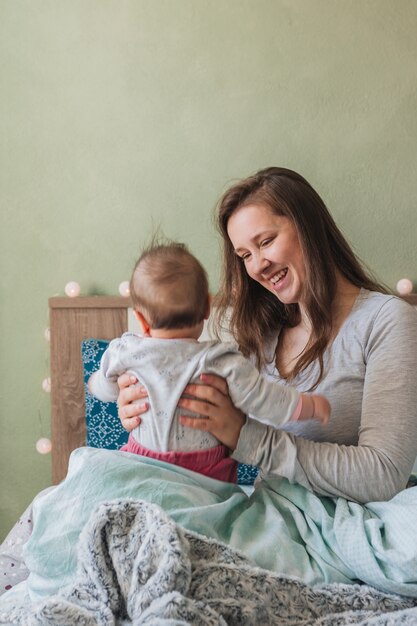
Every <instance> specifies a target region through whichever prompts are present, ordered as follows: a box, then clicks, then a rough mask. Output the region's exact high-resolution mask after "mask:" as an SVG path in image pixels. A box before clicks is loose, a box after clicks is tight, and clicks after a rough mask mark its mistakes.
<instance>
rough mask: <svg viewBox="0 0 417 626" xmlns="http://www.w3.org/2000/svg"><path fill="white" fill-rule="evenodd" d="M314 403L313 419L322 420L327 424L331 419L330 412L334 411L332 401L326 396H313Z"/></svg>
mask: <svg viewBox="0 0 417 626" xmlns="http://www.w3.org/2000/svg"><path fill="white" fill-rule="evenodd" d="M311 398H312V400H313V404H314V413H313V416H312V417H313V419H317V420H320V422H321V423H322V424H323V426H325V425H326V424H327V422H328V421H329V419H330V413H331V411H332V409H331V406H330V402H329V401H328V400H327V398H325V397H324V396H314V395H313V396H311Z"/></svg>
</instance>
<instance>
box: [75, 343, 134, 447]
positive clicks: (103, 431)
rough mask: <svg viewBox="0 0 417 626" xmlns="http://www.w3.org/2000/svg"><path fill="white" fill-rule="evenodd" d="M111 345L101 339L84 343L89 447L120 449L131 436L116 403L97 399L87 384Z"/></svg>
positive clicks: (82, 349)
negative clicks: (119, 415) (123, 423)
mask: <svg viewBox="0 0 417 626" xmlns="http://www.w3.org/2000/svg"><path fill="white" fill-rule="evenodd" d="M108 345H109V342H108V341H101V340H99V339H86V340H85V341H83V342H82V347H81V354H82V359H83V367H84V389H85V421H86V429H87V446H91V447H92V448H107V449H108V450H118V449H119V448H121V447H122V446H124V444H125V443H127V439H128V436H129V434H128V433H127V432H126V431H125V429H124V428H123V426H122V424H121V422H120V420H119V418H118V416H117V405H116V403H115V402H101V401H100V400H97V398H94V396H92V395H91V394H90V392H89V390H88V385H87V382H88V379H89V378H90V376H91V374H92V373H93V372H95V371H96V370H98V368H99V367H100V361H101V357H102V355H103V352H104V351H105V349H106V348H107V346H108Z"/></svg>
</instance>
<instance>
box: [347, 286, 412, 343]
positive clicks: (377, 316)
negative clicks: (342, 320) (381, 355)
mask: <svg viewBox="0 0 417 626" xmlns="http://www.w3.org/2000/svg"><path fill="white" fill-rule="evenodd" d="M350 328H351V329H354V330H355V331H356V334H357V335H358V336H361V337H362V341H363V343H364V344H365V345H367V346H368V348H370V347H371V346H374V345H381V340H382V339H383V342H384V344H385V342H386V341H388V342H392V341H396V342H397V343H398V344H399V345H400V344H401V345H405V344H407V343H408V344H410V343H411V344H413V345H415V344H416V342H417V310H416V309H415V307H413V306H412V305H411V304H409V303H408V302H406V301H405V300H403V299H402V298H400V297H398V296H396V295H392V294H385V293H379V292H375V291H366V290H361V292H360V294H359V296H358V301H357V303H356V306H355V307H354V310H353V311H352V316H351V324H350Z"/></svg>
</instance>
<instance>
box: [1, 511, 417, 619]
mask: <svg viewBox="0 0 417 626" xmlns="http://www.w3.org/2000/svg"><path fill="white" fill-rule="evenodd" d="M277 549H278V550H279V546H277ZM1 617H3V618H4V617H8V619H9V620H10V623H13V624H19V625H24V626H40V625H42V626H49V625H54V626H55V625H56V626H58V625H59V626H64V625H65V626H69V625H71V626H72V625H74V626H77V625H80V626H81V625H82V626H113V625H120V626H124V625H127V624H135V625H139V624H140V625H142V624H143V625H148V626H174V625H175V626H225V625H236V626H242V625H243V626H252V625H253V626H268V625H269V624H270V625H274V626H290V625H292V624H297V625H300V626H319V625H320V626H330V625H332V626H339V625H341V624H358V625H361V626H365V625H366V626H371V625H372V626H391V625H394V624H395V625H397V624H407V625H411V624H413V625H416V624H417V601H416V600H412V599H409V598H404V597H401V596H397V595H389V594H386V593H383V592H380V591H377V590H376V589H374V588H372V587H368V586H365V585H344V584H331V585H321V586H318V587H309V586H308V585H305V584H304V583H302V582H301V581H299V580H298V579H292V578H288V577H283V576H279V575H277V574H274V573H272V572H270V571H267V570H263V569H261V568H259V567H257V566H256V565H254V564H253V563H252V562H251V561H249V560H248V559H247V558H246V557H244V556H242V555H241V554H239V553H238V552H236V551H235V550H234V549H231V548H229V547H228V546H226V545H224V544H221V543H219V542H218V541H215V540H213V539H207V538H206V537H203V536H201V535H198V534H196V533H193V532H190V531H187V530H184V529H183V528H181V527H179V526H178V525H177V524H176V523H175V522H173V521H172V520H171V519H170V518H169V517H168V516H167V515H166V513H165V512H164V511H163V510H162V509H161V508H159V507H158V506H156V505H153V504H150V503H147V502H144V501H134V500H113V501H109V502H105V503H103V504H101V505H100V506H99V507H98V508H97V509H96V510H95V511H94V512H93V514H92V516H91V518H90V520H89V522H88V524H87V525H86V526H85V528H84V530H83V532H82V534H81V536H80V541H79V546H78V570H77V576H76V582H75V584H73V585H72V586H71V587H70V588H67V589H63V590H61V591H60V592H59V593H58V594H57V595H54V596H50V597H48V598H46V599H43V600H42V601H39V602H37V603H35V604H31V605H30V606H26V607H25V608H23V607H20V608H19V609H14V610H13V611H12V612H11V613H9V615H8V616H4V615H3V616H1Z"/></svg>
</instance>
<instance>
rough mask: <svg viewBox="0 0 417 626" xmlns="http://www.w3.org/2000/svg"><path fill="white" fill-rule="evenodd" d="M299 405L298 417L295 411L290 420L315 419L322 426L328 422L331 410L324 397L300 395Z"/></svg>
mask: <svg viewBox="0 0 417 626" xmlns="http://www.w3.org/2000/svg"><path fill="white" fill-rule="evenodd" d="M276 384H278V383H276ZM299 404H300V406H299V415H298V416H297V415H296V413H297V409H296V411H295V414H294V415H293V416H292V418H291V419H293V420H300V421H302V420H312V419H316V420H320V422H321V423H322V424H323V425H324V424H327V422H328V421H329V418H330V413H331V408H330V403H329V401H328V400H327V398H325V397H324V396H318V395H315V394H307V393H302V394H300V402H299ZM297 408H298V407H297Z"/></svg>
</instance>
